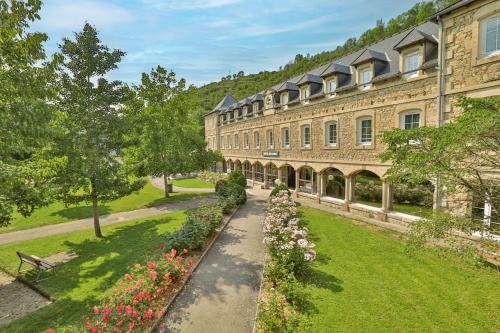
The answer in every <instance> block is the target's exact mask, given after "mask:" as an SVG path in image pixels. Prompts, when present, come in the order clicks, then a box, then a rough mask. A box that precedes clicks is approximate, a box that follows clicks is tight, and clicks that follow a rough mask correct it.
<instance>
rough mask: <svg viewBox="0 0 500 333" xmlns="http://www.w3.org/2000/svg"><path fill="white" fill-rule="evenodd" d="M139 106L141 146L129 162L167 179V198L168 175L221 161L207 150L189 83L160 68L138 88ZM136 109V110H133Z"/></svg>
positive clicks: (136, 115)
mask: <svg viewBox="0 0 500 333" xmlns="http://www.w3.org/2000/svg"><path fill="white" fill-rule="evenodd" d="M135 91H136V93H137V100H138V102H139V104H138V107H137V108H135V110H134V111H133V114H134V119H135V123H136V124H138V126H137V127H136V131H135V132H134V138H135V141H136V142H137V143H138V146H137V147H133V148H132V149H130V153H129V155H130V159H128V161H129V162H130V163H131V164H132V165H134V166H135V170H137V172H138V174H139V175H150V176H155V177H163V179H164V185H165V197H168V196H169V193H168V176H169V175H171V174H174V173H186V172H192V171H196V170H201V169H204V168H206V167H207V166H208V165H210V164H212V163H213V161H214V160H215V159H216V158H217V156H216V154H214V153H213V152H211V151H207V150H206V143H205V142H204V139H203V136H202V135H201V127H200V125H199V124H198V119H197V114H198V112H193V110H195V108H196V106H195V104H194V103H193V98H192V97H191V96H190V95H189V94H188V93H187V92H186V91H185V81H184V79H181V80H179V81H177V79H176V77H175V73H174V72H172V71H168V70H166V69H165V68H163V67H161V66H158V67H157V68H156V69H155V70H153V71H151V73H150V74H146V73H143V74H142V78H141V84H140V85H139V86H137V87H135ZM133 108H134V107H133Z"/></svg>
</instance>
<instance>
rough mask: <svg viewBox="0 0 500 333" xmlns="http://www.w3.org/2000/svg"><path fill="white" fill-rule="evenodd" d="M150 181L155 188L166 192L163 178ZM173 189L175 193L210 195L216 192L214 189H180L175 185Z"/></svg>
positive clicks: (151, 178)
mask: <svg viewBox="0 0 500 333" xmlns="http://www.w3.org/2000/svg"><path fill="white" fill-rule="evenodd" d="M149 181H150V182H151V184H153V186H154V187H156V188H159V189H160V190H165V184H164V183H163V177H158V178H157V177H149ZM172 189H173V191H174V192H202V193H210V192H215V189H213V188H188V187H178V186H175V185H173V186H172Z"/></svg>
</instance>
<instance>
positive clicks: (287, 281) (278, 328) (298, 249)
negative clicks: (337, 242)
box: [258, 190, 316, 332]
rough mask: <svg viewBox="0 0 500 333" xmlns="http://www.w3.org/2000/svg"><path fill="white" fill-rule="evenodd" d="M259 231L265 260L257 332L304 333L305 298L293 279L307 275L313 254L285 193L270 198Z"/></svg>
mask: <svg viewBox="0 0 500 333" xmlns="http://www.w3.org/2000/svg"><path fill="white" fill-rule="evenodd" d="M263 231H264V243H265V244H266V252H267V260H266V269H265V271H264V282H263V286H264V288H263V293H262V295H261V300H260V310H259V315H258V331H259V332H292V331H293V332H296V331H307V327H309V323H308V318H307V317H306V316H305V315H303V314H302V313H301V309H302V304H303V303H304V300H305V299H306V296H305V295H304V292H303V291H302V290H303V288H302V286H301V283H300V282H299V280H298V279H297V278H298V277H301V276H305V275H307V273H308V270H309V264H310V262H312V261H313V260H314V259H315V258H316V252H315V251H314V244H313V243H311V242H310V241H309V240H308V239H307V232H308V230H307V228H306V227H305V226H303V225H302V221H301V220H300V218H299V216H298V214H297V207H296V205H295V202H294V201H293V200H292V198H291V196H290V193H289V192H288V191H287V190H281V191H279V192H277V193H273V195H271V198H270V200H269V207H268V209H267V212H266V217H265V219H264V229H263Z"/></svg>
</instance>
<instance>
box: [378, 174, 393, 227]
mask: <svg viewBox="0 0 500 333" xmlns="http://www.w3.org/2000/svg"><path fill="white" fill-rule="evenodd" d="M390 188H391V185H390V184H389V183H388V182H387V181H386V180H382V208H381V209H380V212H379V213H378V214H377V218H378V219H379V220H381V221H387V212H388V211H389V206H390V205H391V204H390V196H391V193H390V192H391V189H390Z"/></svg>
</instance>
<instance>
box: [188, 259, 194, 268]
mask: <svg viewBox="0 0 500 333" xmlns="http://www.w3.org/2000/svg"><path fill="white" fill-rule="evenodd" d="M187 265H188V266H189V267H191V266H193V259H189V262H188V264H187Z"/></svg>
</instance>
